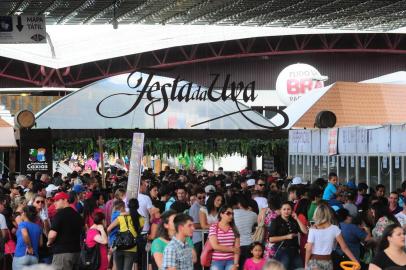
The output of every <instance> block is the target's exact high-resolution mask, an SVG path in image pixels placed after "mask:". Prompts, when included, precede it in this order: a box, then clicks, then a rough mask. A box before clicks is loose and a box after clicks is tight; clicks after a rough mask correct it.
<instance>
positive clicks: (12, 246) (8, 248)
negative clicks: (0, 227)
mask: <svg viewBox="0 0 406 270" xmlns="http://www.w3.org/2000/svg"><path fill="white" fill-rule="evenodd" d="M15 251H16V242H15V241H14V240H13V238H11V233H10V230H8V241H7V242H6V243H5V244H4V254H11V255H13V254H14V252H15Z"/></svg>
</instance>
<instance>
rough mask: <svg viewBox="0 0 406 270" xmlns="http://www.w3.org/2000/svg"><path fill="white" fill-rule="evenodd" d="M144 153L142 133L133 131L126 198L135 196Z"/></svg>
mask: <svg viewBox="0 0 406 270" xmlns="http://www.w3.org/2000/svg"><path fill="white" fill-rule="evenodd" d="M143 154H144V133H134V135H133V143H132V147H131V159H130V169H129V174H128V182H127V199H131V198H137V196H138V190H139V186H140V180H141V166H142V165H141V164H142V156H143Z"/></svg>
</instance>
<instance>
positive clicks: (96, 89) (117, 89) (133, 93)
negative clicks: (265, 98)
mask: <svg viewBox="0 0 406 270" xmlns="http://www.w3.org/2000/svg"><path fill="white" fill-rule="evenodd" d="M128 77H129V74H122V75H118V76H114V77H110V78H107V79H103V80H101V81H98V82H95V83H93V84H90V85H88V86H86V87H84V88H82V89H80V90H78V91H75V92H73V93H71V94H70V95H67V96H65V97H63V98H61V99H59V100H58V101H56V102H54V103H53V104H51V105H49V106H48V107H46V108H44V109H43V110H42V111H40V112H38V113H37V114H36V128H51V129H109V128H112V129H135V128H139V129H196V130H200V129H210V130H260V129H263V128H261V127H259V126H257V125H255V124H253V123H251V122H250V121H249V120H247V119H246V118H245V117H244V116H243V115H242V114H241V113H235V112H237V111H238V109H237V104H236V102H234V101H232V100H231V99H228V100H226V101H223V100H219V101H217V102H212V101H209V100H205V101H201V100H189V101H188V102H185V100H183V101H178V100H174V101H171V100H169V103H168V107H167V109H166V111H164V112H163V113H161V114H159V115H156V116H150V115H148V114H146V112H145V109H146V108H148V107H147V106H148V105H149V104H151V100H148V99H147V98H148V96H147V93H146V94H145V95H144V96H143V99H141V101H140V103H139V104H138V106H136V108H135V109H134V110H132V111H131V112H129V113H128V114H125V115H123V116H121V117H117V118H106V117H103V116H101V115H100V114H98V113H97V111H96V108H97V106H98V104H99V103H100V102H101V101H102V100H103V99H105V100H104V101H103V102H102V103H100V111H99V112H101V114H102V115H104V116H108V117H109V116H118V115H121V114H123V113H125V112H127V111H129V110H130V108H132V106H133V105H134V104H135V102H136V100H137V99H138V96H139V92H138V91H139V90H140V89H142V88H143V86H144V83H145V81H146V80H147V77H148V74H143V73H139V72H137V73H135V74H134V75H133V76H131V78H130V85H131V86H134V85H135V84H136V82H137V81H138V80H139V79H142V83H141V84H140V85H139V87H137V88H136V89H134V88H130V87H129V85H128V84H127V79H128ZM153 82H159V83H160V85H161V86H162V85H163V84H165V83H168V84H171V83H173V79H171V78H166V77H161V76H154V77H153V78H152V80H151V83H150V84H149V85H150V86H151V85H152V84H153ZM186 83H187V82H185V81H181V82H179V83H178V87H177V89H176V91H175V94H176V95H177V94H178V93H179V92H180V89H181V87H182V86H184V85H185V84H186ZM153 89H155V88H153ZM197 89H198V86H197V85H194V84H193V87H192V90H191V93H194V92H195V91H196V90H197ZM165 90H166V91H165V92H166V95H167V96H168V97H170V96H171V92H172V88H171V87H166V88H165ZM205 90H207V89H204V88H201V90H200V91H201V92H204V91H205ZM183 93H185V91H184V90H183ZM151 95H152V96H153V97H154V98H155V99H154V100H155V101H156V102H154V103H153V105H151V106H150V107H149V112H150V113H151V112H155V113H157V112H159V111H161V109H162V108H163V100H162V92H161V91H154V92H152V93H151ZM213 95H214V96H216V97H219V96H220V93H218V92H216V93H214V94H213ZM241 95H242V94H241ZM241 95H240V96H241ZM109 96H111V97H109ZM107 97H109V98H107ZM157 99H161V100H159V101H157ZM238 104H239V107H240V108H241V110H244V109H249V108H248V107H247V106H245V105H243V104H240V103H238ZM228 114H231V115H228ZM244 114H245V115H246V116H247V117H248V118H249V119H250V120H252V121H253V122H255V123H258V124H260V125H263V126H268V127H269V126H271V127H272V126H273V125H272V124H271V123H270V122H269V121H268V120H267V119H266V118H265V117H263V116H262V115H260V114H259V113H257V112H255V111H246V112H244ZM224 115H228V116H226V117H222V116H224ZM217 118H218V119H217ZM207 120H213V121H209V122H207V123H204V124H200V125H197V126H193V125H195V124H198V123H201V122H204V121H207Z"/></svg>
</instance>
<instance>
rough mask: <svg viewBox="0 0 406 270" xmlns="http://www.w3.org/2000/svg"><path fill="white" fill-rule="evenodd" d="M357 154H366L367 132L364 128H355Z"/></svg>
mask: <svg viewBox="0 0 406 270" xmlns="http://www.w3.org/2000/svg"><path fill="white" fill-rule="evenodd" d="M357 153H358V154H367V153H368V130H367V129H366V128H362V127H357Z"/></svg>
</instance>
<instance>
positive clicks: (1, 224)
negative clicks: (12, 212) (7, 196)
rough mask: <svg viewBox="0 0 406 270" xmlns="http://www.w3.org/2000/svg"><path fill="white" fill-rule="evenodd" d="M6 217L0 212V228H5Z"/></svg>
mask: <svg viewBox="0 0 406 270" xmlns="http://www.w3.org/2000/svg"><path fill="white" fill-rule="evenodd" d="M7 229H8V228H7V223H6V218H5V217H4V215H3V214H0V230H7Z"/></svg>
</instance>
